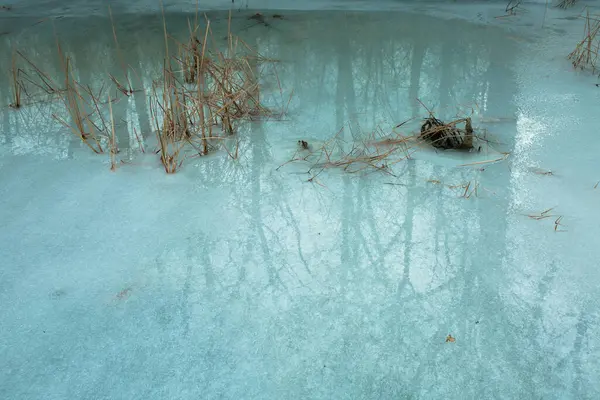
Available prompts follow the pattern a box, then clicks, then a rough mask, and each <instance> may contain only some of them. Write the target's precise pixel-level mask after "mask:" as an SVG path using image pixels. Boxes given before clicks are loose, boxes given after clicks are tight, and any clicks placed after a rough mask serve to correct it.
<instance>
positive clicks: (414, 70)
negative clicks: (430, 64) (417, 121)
mask: <svg viewBox="0 0 600 400" xmlns="http://www.w3.org/2000/svg"><path fill="white" fill-rule="evenodd" d="M425 50H426V49H425V46H424V45H423V41H422V40H421V38H419V37H415V40H414V42H413V50H412V62H411V65H410V89H409V90H408V103H409V104H410V105H411V106H412V117H413V118H417V117H418V116H419V115H420V114H421V110H420V107H421V105H420V104H419V102H418V101H417V99H418V98H419V92H420V85H421V68H423V59H424V58H425Z"/></svg>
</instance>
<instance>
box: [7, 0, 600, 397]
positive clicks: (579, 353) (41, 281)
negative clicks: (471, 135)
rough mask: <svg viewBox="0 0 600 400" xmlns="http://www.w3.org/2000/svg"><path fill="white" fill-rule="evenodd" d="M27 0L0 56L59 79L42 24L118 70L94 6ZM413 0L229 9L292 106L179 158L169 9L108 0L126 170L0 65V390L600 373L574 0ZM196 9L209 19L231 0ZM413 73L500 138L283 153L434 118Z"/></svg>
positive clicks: (219, 21)
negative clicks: (17, 55)
mask: <svg viewBox="0 0 600 400" xmlns="http://www.w3.org/2000/svg"><path fill="white" fill-rule="evenodd" d="M92 3H93V2H90V4H92ZM18 4H19V3H18V2H16V3H15V6H14V9H13V10H9V11H1V10H0V33H2V35H1V36H0V50H1V52H0V54H2V57H3V58H1V59H0V70H2V71H3V72H6V71H10V69H11V57H10V54H11V50H14V49H16V50H19V51H20V52H22V53H23V54H24V55H26V56H27V57H28V59H29V60H30V61H32V62H33V63H35V65H37V66H40V67H41V68H42V69H43V70H44V71H45V72H46V73H47V74H48V75H49V76H53V77H55V79H57V80H58V81H60V66H59V61H58V58H57V56H56V41H55V37H54V34H55V33H56V34H57V35H58V37H60V42H61V47H62V49H63V50H64V51H65V52H66V53H67V54H69V56H70V57H71V58H72V60H73V71H74V74H75V75H76V76H77V79H79V80H81V82H83V83H86V84H89V85H92V86H94V87H100V86H102V85H103V83H104V82H106V84H107V85H108V84H109V83H110V81H108V79H107V72H109V71H111V72H112V73H114V74H116V75H118V72H119V71H120V69H119V65H120V57H119V56H118V54H117V52H116V51H115V45H114V38H113V32H112V29H111V26H110V20H109V19H108V18H107V15H106V12H105V11H104V10H102V9H101V8H94V7H95V6H94V7H92V8H91V9H90V10H92V9H93V10H96V11H97V13H96V14H97V15H94V16H92V15H90V16H86V17H84V16H81V15H77V14H86V12H85V11H86V9H85V6H82V5H81V4H80V7H83V8H80V9H79V12H73V13H72V14H73V15H67V14H68V13H65V15H64V16H61V15H58V14H57V13H58V12H61V10H62V11H65V8H64V7H63V6H61V7H62V8H61V7H59V6H57V5H56V4H58V3H57V2H51V1H47V2H41V1H40V2H38V4H40V7H39V8H38V9H36V12H33V11H32V10H31V9H28V10H24V8H23V7H21V9H20V10H19V7H18V6H17V5H18ZM21 4H22V5H24V4H28V3H27V2H25V1H24V2H23V3H21ZM65 4H68V3H65ZM82 4H83V3H82ZM132 4H133V3H132ZM138 4H139V3H138ZM169 4H170V3H168V2H167V5H169ZM243 4H245V3H243ZM354 4H359V3H354ZM361 4H362V3H361ZM250 6H252V4H250ZM44 7H48V8H47V10H50V11H48V14H49V15H50V14H52V15H53V18H41V17H40V15H42V14H43V10H44ZM99 7H100V6H99ZM414 7H415V10H416V9H417V6H414ZM419 7H421V8H419V12H413V13H409V12H404V11H398V10H396V11H387V12H383V11H381V12H376V11H364V10H363V11H352V12H349V11H347V12H340V11H319V12H316V11H312V12H311V11H291V10H288V11H286V12H280V13H282V14H283V15H282V17H283V18H273V15H272V14H274V13H275V12H273V13H270V12H268V11H265V10H260V11H262V12H263V13H264V15H265V18H267V19H266V21H267V24H260V23H259V24H256V21H255V20H251V19H248V17H250V16H251V15H252V14H253V13H254V12H256V10H252V9H248V10H246V9H244V8H243V7H242V9H241V10H240V11H238V10H237V8H236V9H235V10H234V12H233V13H232V20H231V26H232V31H234V32H235V33H237V34H239V35H240V36H241V37H242V38H243V39H244V40H245V41H246V42H247V43H248V44H249V46H252V47H254V48H256V49H258V50H259V51H260V52H261V53H262V54H263V55H265V56H267V57H271V58H274V59H277V60H278V62H277V64H276V70H277V77H278V80H277V79H275V75H274V74H270V75H267V76H266V77H264V78H263V79H264V82H262V87H263V89H262V90H263V98H264V100H265V101H266V102H271V104H274V105H286V103H287V99H288V98H290V96H291V101H290V103H289V107H287V111H288V113H287V115H286V117H285V118H284V119H283V120H272V121H268V122H253V123H247V124H244V125H243V126H240V129H239V131H238V132H237V138H238V139H239V157H238V158H237V159H236V160H233V159H232V158H231V157H229V155H228V154H227V153H226V152H225V151H222V150H221V151H216V152H214V153H212V154H211V155H209V156H206V157H189V158H187V159H186V160H184V163H183V165H182V167H181V170H180V171H179V172H178V173H176V174H174V175H167V174H165V173H164V170H163V169H162V167H161V165H160V162H159V159H158V156H157V155H156V154H154V149H155V148H156V140H155V138H154V133H153V130H152V129H153V127H152V123H151V121H152V118H151V112H150V109H149V105H148V104H149V100H148V96H149V94H150V92H151V87H152V81H153V80H155V79H156V78H158V77H159V76H160V74H161V68H162V65H163V61H162V57H163V56H162V52H163V47H164V37H163V30H162V29H163V26H162V20H161V17H160V15H159V14H152V13H146V14H139V15H138V14H132V13H131V12H126V11H127V10H123V9H121V10H120V11H119V7H115V10H116V11H114V12H113V16H114V19H115V26H116V34H117V35H118V37H119V45H120V49H121V55H122V57H123V58H124V59H125V60H126V63H127V64H129V65H130V66H131V68H132V69H133V70H134V71H135V72H136V73H135V77H134V78H132V79H133V80H134V82H135V85H137V87H138V88H139V89H141V90H140V91H138V92H136V93H134V94H133V95H132V96H131V97H128V98H122V99H121V100H120V101H119V102H118V103H116V104H115V108H114V114H115V115H114V118H115V121H116V123H117V127H118V132H117V133H118V137H119V147H120V148H121V152H120V153H119V155H118V157H119V158H120V159H123V163H121V164H120V165H119V167H118V168H117V170H116V171H110V169H109V157H108V156H107V155H95V154H93V153H92V152H91V151H90V150H89V148H87V147H86V146H85V145H83V144H82V143H81V141H79V140H77V138H75V137H74V135H73V134H72V133H71V132H70V131H69V129H68V128H65V127H64V126H63V125H61V124H60V123H59V122H58V121H57V120H56V118H53V115H56V114H57V113H59V112H60V111H59V109H60V106H61V104H60V101H58V102H57V101H53V102H52V101H46V100H44V101H42V100H40V101H35V102H33V101H32V102H31V103H30V104H26V105H25V106H23V107H22V108H20V109H18V110H15V109H11V108H9V107H8V105H9V104H10V103H11V88H10V87H9V85H8V83H9V80H8V79H2V81H1V82H2V83H0V105H1V106H2V109H1V110H0V255H1V257H0V398H1V399H7V400H8V399H11V400H12V399H15V400H23V399H48V400H49V399H145V400H146V399H147V400H149V399H308V398H310V399H404V398H406V399H409V398H410V399H417V398H419V399H421V398H422V399H495V398H506V399H517V398H523V399H525V398H536V399H537V398H543V399H552V398H556V399H594V398H600V381H599V380H598V377H599V376H600V362H599V361H598V360H600V312H599V310H600V296H599V292H600V290H599V289H600V270H599V267H600V265H599V264H600V262H599V260H600V218H599V214H598V213H599V212H598V205H599V204H600V186H598V184H597V183H598V181H600V172H599V169H598V150H599V149H600V143H599V141H598V127H599V126H600V113H598V111H597V110H598V105H599V104H600V89H599V88H598V87H596V85H595V83H596V82H597V81H596V78H595V77H594V76H592V75H591V74H586V73H579V72H575V71H573V69H572V67H571V65H570V63H569V61H568V60H567V59H566V55H567V54H569V52H570V51H571V50H573V48H574V47H575V44H576V43H577V41H578V40H580V38H581V32H582V30H583V23H582V21H581V20H577V19H574V18H573V17H574V16H575V17H576V16H577V14H578V13H579V12H580V11H581V9H580V8H579V9H571V10H566V11H565V10H556V9H551V10H548V12H547V13H544V8H543V7H541V6H540V7H539V9H538V8H536V6H533V5H532V6H530V9H529V10H526V11H527V12H525V11H523V12H522V13H520V14H518V15H516V16H513V17H508V18H495V16H500V15H502V14H503V13H504V6H503V5H502V6H491V5H489V4H488V5H486V6H477V5H476V4H471V5H468V6H465V5H455V6H445V7H446V10H442V9H441V8H440V7H437V8H436V7H432V6H431V5H422V6H419ZM121 8H124V6H121ZM405 8H407V9H410V6H409V5H405ZM40 10H41V11H40ZM11 11H14V12H13V13H12V14H11ZM38 11H39V12H38ZM88 11H89V10H88ZM96 11H94V12H96ZM177 11H181V10H175V9H173V7H172V6H170V7H167V10H166V15H165V19H166V23H167V26H168V29H169V30H170V31H171V32H172V33H173V35H180V36H181V35H185V32H186V31H187V29H188V25H187V23H188V22H187V21H188V18H190V17H193V14H189V13H187V14H186V12H189V11H190V10H183V11H185V12H183V11H182V12H177ZM207 16H208V18H209V19H210V20H211V26H212V28H213V32H214V37H215V40H217V41H218V40H221V38H222V37H223V36H224V34H225V32H226V31H227V13H226V12H216V11H215V12H212V13H209V14H208V15H207ZM542 24H543V26H542ZM20 62H24V61H22V60H21V61H20ZM21 68H23V69H26V68H31V67H30V66H28V65H26V64H22V65H21ZM5 75H8V73H6V74H5ZM114 92H115V91H114V89H113V93H114ZM417 99H419V100H420V101H421V102H422V103H423V104H425V105H427V107H429V108H430V109H432V110H433V111H434V112H435V113H436V115H437V116H438V117H439V118H442V119H444V120H450V119H452V118H454V116H455V115H457V114H459V115H464V114H465V113H466V114H472V118H473V124H474V126H475V128H476V132H478V133H479V134H481V135H482V136H485V138H486V140H489V141H490V143H491V145H490V146H488V145H487V144H486V145H484V146H482V149H481V151H480V152H473V153H455V152H448V151H439V152H434V151H431V150H430V149H427V148H421V149H415V151H414V152H412V153H411V155H410V158H408V159H406V158H405V159H399V160H397V162H395V163H393V165H392V164H391V163H390V165H389V166H387V167H386V168H382V169H381V170H378V171H375V172H373V171H368V170H364V171H360V172H350V171H344V170H342V169H336V168H325V169H321V170H312V171H311V173H307V171H308V170H309V168H310V167H311V165H309V164H308V163H304V162H295V163H290V164H286V165H285V166H283V167H281V168H278V167H279V166H280V165H282V164H284V163H285V162H286V161H288V160H289V159H291V158H293V157H294V154H295V152H296V151H297V142H298V140H306V141H307V142H308V143H309V144H310V145H311V146H317V147H318V146H320V145H321V144H323V143H325V141H327V140H328V139H330V138H332V137H334V136H336V135H337V136H336V138H337V139H336V140H339V141H340V142H343V146H350V147H352V146H353V144H356V143H362V142H361V141H362V140H363V139H364V138H365V137H367V136H368V134H369V132H373V131H374V130H379V131H380V132H385V133H388V132H391V131H392V130H393V129H394V127H395V126H396V125H398V124H400V123H402V122H403V121H406V120H407V119H410V118H417V119H419V118H423V117H426V116H427V111H426V110H425V109H424V107H423V105H421V104H420V103H419V102H418V101H417ZM415 126H416V127H417V128H418V123H417V125H414V124H413V125H410V124H406V125H403V126H402V127H400V128H398V129H400V130H402V129H405V133H410V132H409V131H411V130H414V129H415ZM342 127H344V129H342V130H340V129H341V128H342ZM138 133H139V135H138ZM346 148H347V147H346ZM141 149H144V152H142V151H141ZM499 154H500V155H503V154H506V155H507V157H506V159H504V160H502V161H498V162H493V163H492V162H488V161H491V160H495V159H497V158H499V157H498V155H499ZM500 158H503V157H500ZM465 164H467V165H465ZM536 216H537V217H536Z"/></svg>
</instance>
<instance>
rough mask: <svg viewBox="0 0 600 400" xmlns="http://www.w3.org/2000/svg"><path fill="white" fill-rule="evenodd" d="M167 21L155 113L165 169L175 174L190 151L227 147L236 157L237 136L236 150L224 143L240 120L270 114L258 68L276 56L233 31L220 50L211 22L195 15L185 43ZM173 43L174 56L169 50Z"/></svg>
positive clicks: (197, 152) (204, 153) (236, 148)
mask: <svg viewBox="0 0 600 400" xmlns="http://www.w3.org/2000/svg"><path fill="white" fill-rule="evenodd" d="M163 24H164V37H165V50H166V57H165V61H164V68H163V76H162V79H161V80H160V81H158V82H155V85H154V89H153V93H152V103H153V105H154V106H153V110H152V113H153V120H154V125H155V128H156V134H157V139H158V143H159V150H158V151H159V153H160V154H161V162H162V163H163V166H164V167H165V170H166V171H167V172H168V173H174V172H176V171H177V170H178V169H179V168H180V167H181V165H182V163H183V158H185V154H186V153H189V152H190V151H191V152H192V153H194V154H195V155H201V156H203V155H207V154H208V153H209V152H210V151H211V150H213V149H215V148H219V147H220V146H223V147H224V148H225V150H226V151H227V153H228V154H229V155H230V156H231V157H232V158H237V156H238V143H239V141H238V140H237V139H233V140H235V143H236V147H235V150H233V151H230V150H229V148H228V147H227V146H225V144H226V141H228V140H230V139H232V136H234V135H235V134H236V132H237V127H238V124H239V123H240V122H241V121H243V120H252V119H256V118H261V117H267V116H269V115H271V111H270V110H269V109H267V108H266V107H264V106H263V105H262V104H261V102H260V87H259V83H258V80H259V79H258V78H259V76H258V75H259V73H260V71H259V68H258V67H259V65H260V64H261V63H264V62H267V61H273V60H268V59H266V58H264V57H262V56H261V55H260V54H258V53H257V52H256V51H255V50H254V49H252V48H251V47H250V46H248V45H247V44H246V43H245V42H243V41H242V40H241V39H240V38H238V37H236V36H235V35H233V34H232V33H231V31H230V30H228V36H227V43H228V44H227V48H226V49H224V50H223V49H220V48H218V47H217V46H216V45H214V41H213V40H212V31H211V24H210V21H209V20H206V26H205V28H204V29H201V27H200V25H199V23H198V21H197V18H196V20H195V21H194V23H193V24H192V23H191V22H190V23H189V24H188V25H189V37H188V38H187V39H186V40H185V41H184V42H180V41H177V40H175V39H174V38H173V37H171V36H170V35H169V34H168V32H167V28H166V23H165V22H164V20H163ZM173 41H174V42H175V45H176V48H177V50H178V51H177V55H175V56H171V55H170V54H169V47H170V46H169V43H171V42H173ZM211 41H212V42H213V46H210V45H209V43H210V42H211Z"/></svg>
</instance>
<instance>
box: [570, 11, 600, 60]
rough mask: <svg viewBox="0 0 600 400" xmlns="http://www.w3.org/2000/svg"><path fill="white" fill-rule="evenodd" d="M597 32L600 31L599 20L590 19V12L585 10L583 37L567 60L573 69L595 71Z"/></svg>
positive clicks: (598, 47)
mask: <svg viewBox="0 0 600 400" xmlns="http://www.w3.org/2000/svg"><path fill="white" fill-rule="evenodd" d="M598 31H600V20H599V19H598V18H597V17H590V11H589V10H587V14H586V17H585V30H584V35H585V37H584V38H583V40H582V41H581V42H579V43H578V44H577V46H576V47H575V50H573V51H572V52H571V53H570V54H569V56H568V58H569V60H571V62H572V64H573V67H574V68H579V69H582V70H583V69H586V68H587V69H591V71H592V72H595V71H596V69H597V65H596V62H597V60H598V51H599V49H600V42H599V41H598V40H597V35H598Z"/></svg>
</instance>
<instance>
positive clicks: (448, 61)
mask: <svg viewBox="0 0 600 400" xmlns="http://www.w3.org/2000/svg"><path fill="white" fill-rule="evenodd" d="M453 40H454V39H453V38H447V39H445V40H444V41H443V42H442V54H441V58H440V68H441V69H442V70H441V76H440V104H439V107H438V109H437V110H436V111H437V113H438V114H439V118H442V119H447V118H450V117H451V116H452V115H453V113H451V114H449V110H451V109H452V108H453V107H454V106H455V104H454V95H453V94H452V90H453V89H454V81H455V80H456V78H457V77H456V74H453V70H454V67H455V65H454V61H455V60H456V58H455V52H457V51H460V49H462V47H461V46H456V45H455V44H454V43H453ZM461 66H464V68H465V69H467V68H470V66H469V65H467V64H462V63H461ZM465 83H466V82H465Z"/></svg>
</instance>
